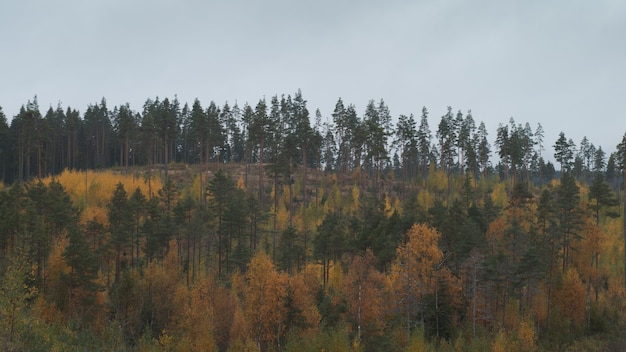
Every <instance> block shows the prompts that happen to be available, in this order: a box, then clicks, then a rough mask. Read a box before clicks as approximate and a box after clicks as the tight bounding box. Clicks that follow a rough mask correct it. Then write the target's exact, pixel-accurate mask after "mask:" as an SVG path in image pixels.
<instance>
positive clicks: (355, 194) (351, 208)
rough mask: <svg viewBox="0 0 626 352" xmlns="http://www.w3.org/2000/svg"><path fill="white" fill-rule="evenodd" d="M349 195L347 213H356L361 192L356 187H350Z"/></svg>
mask: <svg viewBox="0 0 626 352" xmlns="http://www.w3.org/2000/svg"><path fill="white" fill-rule="evenodd" d="M350 195H351V197H350V203H349V204H348V206H347V209H348V212H356V211H357V210H359V197H360V195H361V191H360V190H359V187H358V186H357V185H354V186H352V190H351V192H350Z"/></svg>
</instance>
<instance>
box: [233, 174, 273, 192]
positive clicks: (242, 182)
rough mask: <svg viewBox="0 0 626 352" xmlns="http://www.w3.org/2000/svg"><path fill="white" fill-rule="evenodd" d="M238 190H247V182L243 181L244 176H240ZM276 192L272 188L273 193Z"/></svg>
mask: <svg viewBox="0 0 626 352" xmlns="http://www.w3.org/2000/svg"><path fill="white" fill-rule="evenodd" d="M237 188H239V189H241V190H244V191H245V190H246V182H245V181H244V179H243V176H239V179H238V180H237ZM273 190H274V187H272V191H273Z"/></svg>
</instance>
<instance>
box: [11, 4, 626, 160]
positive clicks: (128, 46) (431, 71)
mask: <svg viewBox="0 0 626 352" xmlns="http://www.w3.org/2000/svg"><path fill="white" fill-rule="evenodd" d="M0 46H1V47H0V106H2V108H3V110H4V112H5V114H6V115H7V117H8V118H9V119H11V118H12V116H14V115H15V114H16V113H17V112H18V111H19V108H20V106H21V105H23V104H26V102H27V101H28V100H29V99H32V98H33V96H35V95H37V97H38V101H39V105H40V109H41V110H42V113H45V111H46V110H47V109H48V107H50V106H53V107H56V106H57V104H58V103H59V102H61V104H62V106H63V107H64V108H65V107H67V106H68V105H69V106H71V107H73V108H77V109H78V110H80V111H81V112H84V111H85V110H86V108H87V106H88V105H89V104H93V103H97V102H99V101H100V99H101V98H102V97H105V98H106V99H107V103H108V105H109V107H110V108H112V107H113V106H115V105H120V104H123V103H126V102H129V103H130V105H131V108H133V109H134V110H141V108H142V105H143V103H144V102H145V101H146V99H147V98H154V97H156V96H158V97H160V98H164V97H169V98H170V99H172V98H173V97H174V95H178V98H179V100H180V101H181V102H183V103H184V102H188V103H189V104H190V105H191V103H192V102H193V100H194V99H195V98H196V97H197V98H199V99H200V101H201V102H202V103H203V106H205V107H206V106H207V105H208V103H209V102H210V101H211V100H213V101H215V102H216V103H217V104H218V105H223V104H224V102H226V101H228V102H229V103H230V104H231V105H233V104H234V103H235V101H237V102H238V103H239V105H240V106H243V104H244V103H245V102H248V103H250V104H251V105H253V106H254V105H256V103H257V101H258V100H259V99H260V98H262V97H266V98H267V99H268V100H269V98H270V97H272V96H273V95H276V94H278V95H281V94H292V95H293V93H295V92H296V91H297V90H298V89H301V90H302V94H303V97H304V98H305V99H306V100H307V101H308V108H309V111H310V112H311V115H312V116H314V112H315V109H317V108H319V109H320V111H321V113H322V116H323V117H329V118H330V114H331V113H332V110H333V108H334V106H335V103H336V102H337V99H338V98H339V97H342V99H343V100H344V102H345V103H347V104H348V103H351V104H354V105H355V106H356V108H357V111H358V113H359V114H362V113H363V111H364V109H365V106H366V104H367V102H368V101H369V100H370V99H374V100H376V101H379V100H380V99H381V98H382V99H384V100H385V102H386V103H387V105H388V106H389V108H390V110H391V113H392V115H393V116H394V119H395V118H397V116H398V115H400V114H405V115H408V114H410V113H413V114H415V115H416V117H417V118H419V115H420V114H421V109H422V106H426V107H427V108H428V110H429V111H430V126H431V129H432V130H433V133H434V131H435V130H436V127H437V124H438V122H439V119H440V117H441V116H442V115H443V114H444V113H445V112H446V108H447V106H452V108H453V110H454V111H457V110H459V109H460V110H462V111H463V112H464V113H465V112H466V111H467V110H469V109H471V110H472V113H473V116H474V119H475V120H477V121H484V122H485V123H486V124H487V127H488V130H489V133H490V140H491V142H492V143H493V139H494V138H495V130H496V128H497V126H498V124H499V123H507V122H508V121H509V118H511V117H513V118H514V119H515V120H516V121H517V122H519V123H525V122H529V123H530V124H531V126H532V127H533V128H535V127H536V125H537V123H541V124H542V125H543V127H544V130H545V144H546V145H547V146H548V147H549V150H548V151H549V154H552V153H553V151H552V150H551V146H552V145H553V144H554V141H556V139H557V137H558V133H559V132H560V131H563V132H565V134H566V136H567V137H568V138H572V139H573V140H574V141H575V142H576V143H579V142H580V140H581V139H582V137H583V136H587V137H588V138H589V139H590V141H591V142H592V143H594V144H595V145H596V146H598V145H601V146H602V147H603V148H604V149H605V151H607V152H612V151H614V149H615V146H616V145H617V144H618V143H619V142H620V141H621V138H622V136H623V134H624V132H626V109H624V104H623V103H624V102H626V87H625V84H626V1H623V0H594V1H582V0H581V1H576V0H573V1H570V0H568V1H565V0H564V1H549V0H545V1H533V0H528V1H496V0H493V1H487V0H474V1H468V0H458V1H455V0H443V1H435V0H417V1H402V0H385V1H373V0H360V1H358V0H350V1H348V0H316V1H297V0H265V1H258V0H257V1H253V0H248V1H243V0H228V1H200V0H198V1H193V0H171V1H164V0H151V1H147V0H102V1H100V0H73V1H72V0H60V1H48V0H37V1H36V0H20V1H3V2H2V4H0Z"/></svg>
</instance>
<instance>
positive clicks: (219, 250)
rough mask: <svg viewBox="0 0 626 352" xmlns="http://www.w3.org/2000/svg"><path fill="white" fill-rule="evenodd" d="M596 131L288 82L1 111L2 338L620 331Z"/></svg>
mask: <svg viewBox="0 0 626 352" xmlns="http://www.w3.org/2000/svg"><path fill="white" fill-rule="evenodd" d="M181 105H182V107H181ZM435 122H436V123H435ZM431 124H432V126H433V128H431V127H430V125H431ZM615 144H616V147H615V149H614V150H607V151H604V150H603V149H602V148H601V147H596V146H595V145H594V144H593V143H592V142H591V141H589V140H588V139H587V138H586V137H585V138H583V140H582V141H580V142H578V143H577V142H574V141H573V140H572V139H568V138H567V137H566V134H565V133H564V132H561V133H560V135H559V138H558V139H557V140H556V141H544V131H543V128H542V126H541V125H540V124H538V125H537V126H531V125H530V124H529V123H519V122H516V121H515V120H514V119H513V118H511V119H510V120H509V121H507V122H503V123H501V124H499V125H498V126H497V130H496V135H495V136H489V135H488V133H487V127H486V126H485V124H484V123H482V122H480V123H477V122H476V121H475V120H474V118H473V116H472V113H471V111H467V112H465V113H464V112H463V111H461V110H458V111H457V112H455V111H454V110H453V109H452V107H448V108H447V112H446V113H445V114H444V115H443V116H440V117H437V118H436V119H433V118H432V117H431V116H429V111H428V110H427V108H426V107H424V108H423V109H422V111H421V116H420V117H417V118H416V117H415V116H414V115H409V116H406V115H399V116H397V117H392V115H391V113H390V109H389V107H388V106H387V105H386V104H385V102H384V101H383V100H382V99H381V100H380V101H379V102H376V101H374V100H371V101H370V102H369V103H368V104H367V106H366V108H365V111H364V112H363V113H362V114H360V113H359V112H357V111H356V108H355V106H354V105H352V104H349V103H344V102H343V100H342V99H341V98H340V99H338V101H337V102H336V104H335V108H334V110H333V113H332V114H331V116H328V117H324V116H322V115H321V113H320V111H319V110H317V111H316V112H315V113H314V114H311V113H310V112H309V109H308V108H307V102H306V100H305V99H304V97H303V96H302V93H301V92H300V91H297V92H296V93H295V94H293V96H292V95H282V96H280V97H279V96H273V97H272V98H271V99H270V100H269V102H268V101H266V100H265V98H263V99H260V100H259V101H258V103H257V104H256V105H255V106H254V107H253V106H251V105H249V104H248V103H246V104H244V105H243V107H239V106H238V105H237V104H235V105H234V106H230V105H229V104H228V103H225V104H224V105H223V106H221V107H220V106H218V105H217V104H216V103H214V102H212V101H211V102H210V103H209V105H208V107H203V106H202V104H201V102H200V101H199V100H198V99H196V100H195V101H194V102H193V104H192V105H191V107H190V106H189V105H188V104H187V103H185V104H181V103H180V102H179V101H178V99H177V98H176V97H174V99H172V100H170V99H168V98H164V99H162V100H161V99H159V98H155V99H147V101H146V102H145V104H144V106H143V108H142V110H141V111H134V110H132V109H131V107H130V106H129V104H125V105H121V106H115V107H113V108H109V107H108V106H107V103H106V100H105V99H104V98H103V99H102V100H101V101H100V102H99V103H95V104H92V105H89V106H88V107H87V109H86V110H85V111H84V113H80V112H79V111H78V110H76V109H74V108H71V107H67V108H63V107H62V106H61V105H60V104H59V106H58V107H57V108H56V109H54V108H52V107H50V108H49V109H48V111H47V112H46V113H45V114H42V113H41V111H40V109H39V106H38V102H37V98H36V97H34V98H33V100H32V101H28V102H27V103H26V104H25V105H23V106H22V107H21V109H20V110H19V113H18V114H17V115H15V116H13V117H12V119H11V120H10V121H9V120H8V119H7V117H6V116H5V114H4V113H3V112H2V108H0V169H1V170H2V171H1V174H0V176H1V180H2V182H1V183H0V346H1V348H2V349H3V350H5V351H25V350H28V351H105V350H106V351H111V350H115V351H554V350H562V351H621V350H624V349H625V348H626V338H625V337H624V336H623V334H622V331H623V330H624V328H626V299H625V295H626V278H625V276H626V260H625V255H626V251H625V248H626V247H625V246H626V243H625V241H624V236H625V231H624V230H625V227H626V222H625V221H624V220H625V219H624V203H625V202H624V200H626V194H625V193H624V188H623V185H624V180H626V173H625V172H624V165H625V164H626V134H625V135H624V138H623V140H622V141H615ZM550 160H554V161H555V163H554V164H553V163H552V162H551V161H550Z"/></svg>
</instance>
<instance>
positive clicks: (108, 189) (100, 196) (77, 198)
mask: <svg viewBox="0 0 626 352" xmlns="http://www.w3.org/2000/svg"><path fill="white" fill-rule="evenodd" d="M52 180H56V181H57V182H59V183H60V184H61V185H62V186H63V188H65V192H67V194H68V195H69V196H70V199H71V200H72V202H73V203H74V204H75V205H76V206H77V207H78V208H79V209H81V210H83V209H85V208H87V207H89V206H100V207H105V206H106V204H107V203H108V201H109V200H110V199H111V197H112V196H113V192H114V191H115V187H116V186H117V184H118V183H119V182H121V183H122V184H123V185H124V188H125V189H126V191H127V192H128V193H131V192H134V190H135V189H136V188H137V187H139V189H140V190H141V192H142V193H143V194H144V196H146V198H148V197H149V193H150V192H151V193H152V195H154V194H156V192H157V190H159V189H161V187H162V186H163V185H162V182H161V180H160V178H158V177H155V176H154V175H152V176H151V179H150V185H148V181H147V179H144V177H141V176H139V177H138V176H137V175H136V174H126V175H123V174H121V173H118V172H114V171H111V170H107V171H92V170H89V171H86V172H85V171H72V170H67V169H66V170H64V171H63V172H62V173H61V174H60V175H57V176H54V177H51V176H49V177H46V178H44V179H43V182H44V183H45V184H46V185H49V184H50V182H51V181H52Z"/></svg>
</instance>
